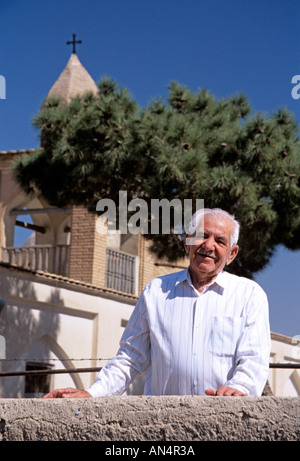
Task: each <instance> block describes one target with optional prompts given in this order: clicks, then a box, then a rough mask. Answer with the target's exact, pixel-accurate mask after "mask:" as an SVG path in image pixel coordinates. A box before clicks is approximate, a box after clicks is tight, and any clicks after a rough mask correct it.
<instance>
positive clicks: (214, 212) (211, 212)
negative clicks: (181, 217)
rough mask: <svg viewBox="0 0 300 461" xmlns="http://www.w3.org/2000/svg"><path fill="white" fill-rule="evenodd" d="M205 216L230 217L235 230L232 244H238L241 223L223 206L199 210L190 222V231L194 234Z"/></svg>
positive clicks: (231, 240) (231, 239) (231, 238)
mask: <svg viewBox="0 0 300 461" xmlns="http://www.w3.org/2000/svg"><path fill="white" fill-rule="evenodd" d="M204 216H213V217H214V218H217V217H219V218H221V219H224V218H226V219H229V220H230V221H231V222H232V225H233V231H232V233H231V235H230V246H231V247H232V246H233V245H236V244H237V242H238V239H239V233H240V224H239V222H238V221H237V220H236V219H235V217H234V215H231V214H229V213H228V212H227V211H224V210H222V209H221V208H201V209H199V210H197V211H196V212H195V213H194V214H193V216H192V219H191V222H190V224H189V228H188V233H189V235H192V234H193V233H194V232H195V231H196V229H197V228H198V227H199V225H200V223H201V221H202V220H203V219H204Z"/></svg>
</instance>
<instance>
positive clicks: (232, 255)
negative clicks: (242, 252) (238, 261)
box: [226, 245, 239, 266]
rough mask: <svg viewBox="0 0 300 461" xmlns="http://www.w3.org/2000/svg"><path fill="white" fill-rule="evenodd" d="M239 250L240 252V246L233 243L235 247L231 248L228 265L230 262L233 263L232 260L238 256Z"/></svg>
mask: <svg viewBox="0 0 300 461" xmlns="http://www.w3.org/2000/svg"><path fill="white" fill-rule="evenodd" d="M238 252H239V246H238V245H233V247H232V248H231V249H230V253H229V256H228V258H227V260H226V266H229V264H230V263H232V261H233V260H234V259H235V258H236V256H237V254H238Z"/></svg>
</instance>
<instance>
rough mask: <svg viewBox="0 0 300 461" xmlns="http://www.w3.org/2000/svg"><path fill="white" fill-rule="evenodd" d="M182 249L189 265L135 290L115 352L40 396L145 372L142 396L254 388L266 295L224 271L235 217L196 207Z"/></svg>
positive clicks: (263, 350) (102, 392)
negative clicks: (70, 384) (82, 376)
mask: <svg viewBox="0 0 300 461" xmlns="http://www.w3.org/2000/svg"><path fill="white" fill-rule="evenodd" d="M190 229H192V230H190V231H189V233H188V234H187V236H186V240H185V248H186V251H187V253H188V254H189V260H190V263H189V267H188V268H187V269H186V270H183V271H181V272H177V273H173V274H169V275H166V276H162V277H158V278H156V279H154V280H152V281H151V282H150V283H149V284H148V285H147V286H146V287H145V288H144V290H143V292H142V294H141V296H140V298H139V300H138V302H137V304H136V306H135V309H134V311H133V313H132V316H131V318H130V320H129V322H128V324H127V327H126V329H125V332H124V334H123V336H122V339H121V342H120V349H119V351H118V353H117V355H116V357H114V358H112V359H111V360H110V361H109V362H108V363H107V365H106V366H105V367H104V368H103V369H102V370H101V371H100V373H99V374H98V376H97V378H96V381H95V382H94V384H93V385H92V386H91V387H90V388H89V389H87V390H85V391H84V390H76V389H72V388H67V389H58V390H55V391H53V392H50V393H49V394H47V395H45V398H56V397H100V396H106V395H120V394H122V393H123V392H124V391H125V390H126V389H127V388H128V386H129V384H130V383H131V382H132V381H133V380H134V378H135V377H136V376H137V375H139V374H141V373H144V372H146V380H145V391H144V392H145V394H147V395H183V394H185V395H205V394H206V395H212V396H213V395H218V396H244V395H250V396H257V395H261V393H262V391H263V388H264V385H265V383H266V380H267V376H268V370H269V355H270V329H269V319H268V301H267V297H266V295H265V293H264V291H263V290H262V289H261V288H260V286H259V285H258V284H257V283H255V282H254V281H251V280H248V279H246V278H243V277H238V276H235V275H232V274H229V273H228V272H226V271H224V267H225V266H227V265H229V264H230V263H231V262H232V261H233V260H234V258H235V257H236V255H237V253H238V245H237V241H238V235H239V224H238V222H237V221H236V220H235V219H234V217H233V216H231V215H229V214H228V213H227V212H225V211H223V210H220V209H204V210H199V211H198V212H197V213H196V214H195V215H194V216H193V219H192V222H191V226H190Z"/></svg>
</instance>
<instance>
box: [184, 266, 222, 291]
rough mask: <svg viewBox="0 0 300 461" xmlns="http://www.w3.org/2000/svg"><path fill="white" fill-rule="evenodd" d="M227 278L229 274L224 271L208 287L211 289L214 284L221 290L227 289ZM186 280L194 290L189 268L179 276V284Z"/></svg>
mask: <svg viewBox="0 0 300 461" xmlns="http://www.w3.org/2000/svg"><path fill="white" fill-rule="evenodd" d="M227 276H228V274H227V272H225V271H223V270H222V271H221V272H220V273H219V274H218V275H217V277H216V278H215V279H214V280H213V281H212V282H211V283H210V284H209V285H207V287H210V286H212V285H214V284H217V285H219V286H220V287H221V288H226V286H227ZM185 280H186V281H187V282H188V284H189V285H190V286H191V287H193V288H194V286H193V283H192V279H191V276H190V272H189V268H188V267H187V268H186V269H184V270H183V271H181V272H180V273H179V274H178V278H177V283H181V282H184V281H185Z"/></svg>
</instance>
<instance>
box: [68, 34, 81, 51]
mask: <svg viewBox="0 0 300 461" xmlns="http://www.w3.org/2000/svg"><path fill="white" fill-rule="evenodd" d="M72 35H73V40H72V41H71V42H67V45H73V51H72V53H73V54H76V43H79V44H80V43H82V41H81V40H76V34H72Z"/></svg>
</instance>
